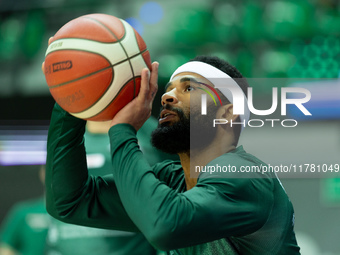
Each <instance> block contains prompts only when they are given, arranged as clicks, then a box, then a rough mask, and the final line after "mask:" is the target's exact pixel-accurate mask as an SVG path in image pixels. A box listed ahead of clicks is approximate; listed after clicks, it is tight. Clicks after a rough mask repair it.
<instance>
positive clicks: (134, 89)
mask: <svg viewBox="0 0 340 255" xmlns="http://www.w3.org/2000/svg"><path fill="white" fill-rule="evenodd" d="M85 18H87V19H90V20H93V21H95V22H97V23H98V24H100V25H101V26H103V27H104V28H105V29H106V30H107V31H109V33H110V34H112V35H113V37H114V38H116V40H117V42H118V43H119V44H120V47H122V49H123V51H124V53H125V56H126V58H127V60H128V61H129V65H130V69H131V72H132V76H133V77H134V76H135V72H134V70H133V67H132V64H131V61H130V58H129V56H128V54H127V51H126V49H125V47H124V45H123V44H122V43H121V41H122V40H123V38H124V37H125V35H126V27H125V25H124V23H123V22H122V20H121V19H119V20H120V22H121V23H122V25H123V27H124V31H125V33H124V36H123V38H122V39H121V40H119V39H118V37H117V35H116V34H115V33H114V32H113V31H111V29H109V28H108V27H107V26H106V25H105V24H103V23H102V22H101V21H99V20H97V19H95V18H90V17H85ZM132 31H133V34H134V35H135V32H134V30H133V28H132ZM135 39H136V36H135ZM136 42H137V40H136ZM137 46H138V42H137ZM138 50H139V52H140V49H139V46H138ZM135 94H136V81H133V96H132V99H133V98H135Z"/></svg>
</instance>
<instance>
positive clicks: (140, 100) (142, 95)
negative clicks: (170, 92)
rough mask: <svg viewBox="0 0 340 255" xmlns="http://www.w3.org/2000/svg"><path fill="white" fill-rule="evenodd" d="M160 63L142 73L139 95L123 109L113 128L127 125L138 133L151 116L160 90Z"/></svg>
mask: <svg viewBox="0 0 340 255" xmlns="http://www.w3.org/2000/svg"><path fill="white" fill-rule="evenodd" d="M158 65H159V64H158V63H157V62H153V63H152V71H151V74H150V75H149V69H147V68H144V69H143V70H142V73H141V76H142V78H141V87H140V91H139V94H138V96H137V97H136V98H134V99H133V100H132V101H131V102H130V103H128V104H127V105H126V106H125V107H124V108H123V109H121V110H120V111H119V112H118V113H117V114H116V115H115V117H114V118H113V119H112V121H111V127H112V126H114V125H116V124H121V123H127V124H130V125H131V126H133V127H134V128H135V129H136V131H138V130H139V129H140V128H141V127H142V126H143V124H144V122H145V121H146V120H147V119H148V118H149V117H150V116H151V109H152V103H153V100H154V98H155V95H156V92H157V89H158V84H157V80H158Z"/></svg>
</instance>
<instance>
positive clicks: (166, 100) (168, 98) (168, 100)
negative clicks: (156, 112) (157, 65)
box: [162, 88, 178, 105]
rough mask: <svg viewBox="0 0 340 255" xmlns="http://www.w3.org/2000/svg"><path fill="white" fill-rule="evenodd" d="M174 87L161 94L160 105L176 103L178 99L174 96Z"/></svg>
mask: <svg viewBox="0 0 340 255" xmlns="http://www.w3.org/2000/svg"><path fill="white" fill-rule="evenodd" d="M175 90H176V89H175V88H174V89H172V90H170V91H169V92H166V93H164V94H163V96H162V105H165V104H177V103H178V99H177V97H176V93H175Z"/></svg>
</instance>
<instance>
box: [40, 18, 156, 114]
mask: <svg viewBox="0 0 340 255" xmlns="http://www.w3.org/2000/svg"><path fill="white" fill-rule="evenodd" d="M144 67H148V68H149V69H151V59H150V54H149V51H148V49H147V47H146V44H145V42H144V41H143V39H142V37H141V36H140V35H139V34H138V33H137V31H136V30H134V29H133V28H132V27H131V26H130V25H129V24H128V23H127V22H126V21H124V20H122V19H119V18H117V17H114V16H110V15H106V14H90V15H85V16H81V17H79V18H76V19H74V20H71V21H70V22H68V23H67V24H65V25H64V26H63V27H62V28H60V30H59V31H58V32H57V33H56V34H55V35H54V37H53V38H52V40H51V43H50V45H49V46H48V48H47V51H46V55H45V63H44V74H45V77H46V82H47V84H48V86H49V89H50V92H51V94H52V96H53V98H54V99H55V101H56V102H57V103H58V104H59V105H60V106H61V107H62V108H63V109H64V110H66V111H68V112H69V113H70V114H72V115H74V116H76V117H78V118H81V119H86V120H94V121H104V120H110V119H112V118H113V116H114V115H115V114H116V113H117V112H118V111H119V110H120V109H122V108H123V107H124V106H125V105H126V104H127V103H129V102H130V101H131V100H132V99H133V98H135V97H136V96H137V95H138V92H139V89H140V74H141V70H142V69H143V68H144Z"/></svg>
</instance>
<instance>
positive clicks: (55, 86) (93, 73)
mask: <svg viewBox="0 0 340 255" xmlns="http://www.w3.org/2000/svg"><path fill="white" fill-rule="evenodd" d="M63 50H68V49H63ZM147 50H148V49H145V50H143V51H141V52H139V53H137V54H135V55H133V56H131V57H128V58H126V59H124V60H121V61H119V62H117V63H115V64H114V65H110V66H107V67H105V68H103V69H100V70H98V71H95V72H92V73H89V74H87V75H84V76H82V77H79V78H76V79H74V80H71V81H67V82H63V83H60V84H56V85H53V86H49V89H54V88H57V87H60V86H64V85H67V84H69V83H72V82H75V81H79V80H81V79H84V78H87V77H89V76H92V75H95V74H97V73H100V72H101V71H105V70H106V69H109V68H113V67H115V66H117V65H120V64H121V63H123V62H125V61H127V60H130V59H132V58H134V57H137V56H138V55H141V54H143V53H144V52H146V51H147ZM87 52H89V51H87ZM93 53H96V52H93ZM97 54H98V53H97ZM98 55H100V54H98ZM100 56H101V55H100Z"/></svg>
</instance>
